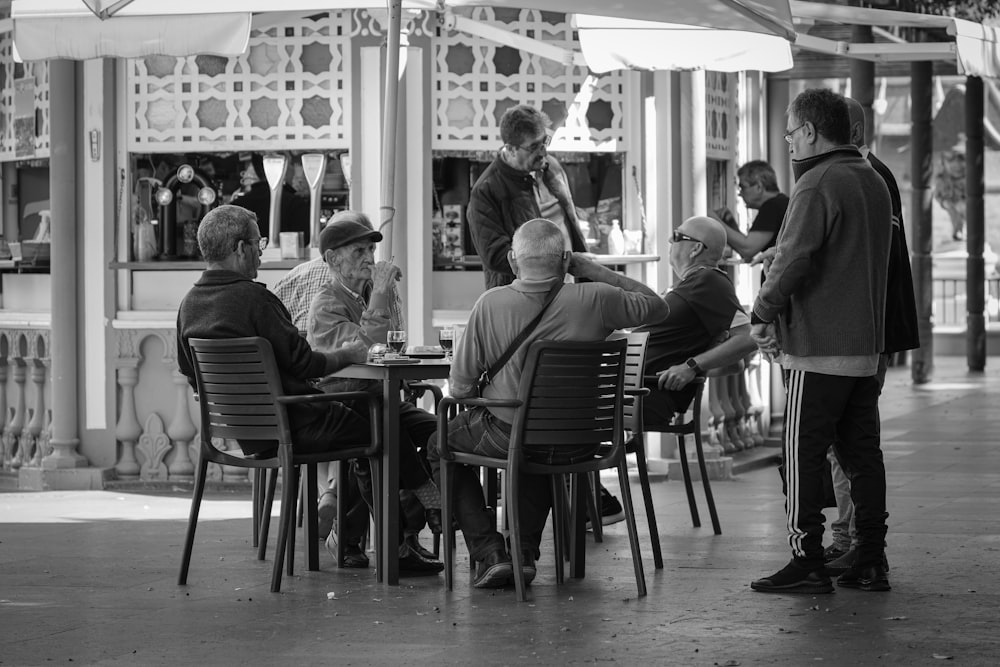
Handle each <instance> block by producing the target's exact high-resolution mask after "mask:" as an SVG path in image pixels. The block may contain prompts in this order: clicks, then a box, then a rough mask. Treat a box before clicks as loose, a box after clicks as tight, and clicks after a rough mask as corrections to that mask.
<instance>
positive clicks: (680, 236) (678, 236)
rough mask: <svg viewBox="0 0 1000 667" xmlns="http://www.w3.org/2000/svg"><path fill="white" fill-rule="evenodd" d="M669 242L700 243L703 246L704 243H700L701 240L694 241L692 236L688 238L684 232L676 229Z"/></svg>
mask: <svg viewBox="0 0 1000 667" xmlns="http://www.w3.org/2000/svg"><path fill="white" fill-rule="evenodd" d="M670 240H671V241H672V242H673V243H680V242H681V241H691V242H692V243H701V244H702V245H704V244H705V242H704V241H702V240H701V239H696V238H695V237H693V236H688V235H687V234H685V233H684V232H682V231H680V230H677V229H675V230H674V233H673V234H672V235H671V236H670Z"/></svg>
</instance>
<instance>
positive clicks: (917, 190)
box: [910, 62, 934, 384]
mask: <svg viewBox="0 0 1000 667" xmlns="http://www.w3.org/2000/svg"><path fill="white" fill-rule="evenodd" d="M933 74H934V65H933V63H929V62H916V63H911V64H910V128H911V131H910V138H911V139H910V174H911V176H910V177H911V179H912V182H913V193H912V195H911V199H910V231H911V232H912V235H911V236H910V238H911V240H912V242H911V244H910V255H911V256H912V260H911V262H910V263H911V267H912V269H913V294H914V296H915V297H916V301H917V330H918V331H919V333H920V347H919V348H917V349H916V350H913V353H912V355H913V356H912V358H913V364H912V366H911V367H910V375H911V378H912V379H913V383H914V384H924V383H926V382H930V381H931V378H932V377H933V375H934V327H933V324H932V322H931V317H932V310H933V304H934V281H933V278H934V276H933V275H932V269H931V265H932V260H931V251H932V250H933V249H934V230H933V226H932V223H933V220H932V217H931V185H930V183H931V171H932V166H931V158H932V155H933V151H934V132H933V128H932V125H931V121H932V118H933V110H932V94H931V92H932V86H933V83H932V81H933Z"/></svg>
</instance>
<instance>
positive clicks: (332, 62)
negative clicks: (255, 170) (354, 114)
mask: <svg viewBox="0 0 1000 667" xmlns="http://www.w3.org/2000/svg"><path fill="white" fill-rule="evenodd" d="M350 34H351V13H350V12H349V11H333V12H322V13H319V14H314V15H310V16H301V15H287V14H279V15H267V14H265V15H261V16H258V17H255V19H254V24H253V29H252V30H251V34H250V47H249V49H248V51H247V53H245V54H244V55H242V56H239V57H236V58H221V57H218V56H204V55H203V56H191V57H187V58H173V57H169V56H153V57H148V58H142V59H134V60H131V61H129V68H128V88H127V102H126V104H127V109H128V110H129V121H128V122H129V126H128V150H129V151H132V152H174V151H193V150H200V151H224V150H247V149H254V150H278V149H285V150H294V149H317V148H327V149H343V148H348V145H349V132H350V130H349V128H350V126H351V123H350V104H349V101H350V94H351V76H350V74H351V56H350V54H351V49H350V39H351V38H350Z"/></svg>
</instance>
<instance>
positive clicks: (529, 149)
mask: <svg viewBox="0 0 1000 667" xmlns="http://www.w3.org/2000/svg"><path fill="white" fill-rule="evenodd" d="M550 143H552V137H551V136H549V135H547V134H546V135H545V137H544V138H542V139H539V140H538V141H536V142H535V143H533V144H528V145H527V146H518V148H519V149H521V150H522V151H525V152H526V153H534V152H536V151H540V150H541V149H542V148H544V147H546V146H548V145H549V144H550Z"/></svg>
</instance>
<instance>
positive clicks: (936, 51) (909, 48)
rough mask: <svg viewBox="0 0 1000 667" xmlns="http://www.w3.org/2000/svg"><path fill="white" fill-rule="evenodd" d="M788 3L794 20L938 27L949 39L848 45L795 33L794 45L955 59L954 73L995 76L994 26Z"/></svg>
mask: <svg viewBox="0 0 1000 667" xmlns="http://www.w3.org/2000/svg"><path fill="white" fill-rule="evenodd" d="M791 8H792V15H793V16H794V17H795V19H796V21H825V22H829V23H840V24H844V25H868V26H873V27H879V28H899V27H912V28H927V29H933V28H938V29H944V30H946V31H947V33H948V35H949V36H951V37H954V41H947V42H905V41H903V40H897V41H896V42H895V43H891V44H852V43H848V42H838V41H833V40H828V39H821V38H816V37H812V36H810V35H804V34H799V35H798V36H797V38H796V41H795V45H796V46H797V47H799V48H804V49H807V50H810V51H817V52H820V53H830V54H833V55H839V56H844V57H848V58H857V59H860V60H869V61H872V62H889V61H901V62H914V61H921V60H951V61H955V63H956V65H957V67H958V72H959V74H964V75H966V76H980V77H988V78H994V79H995V78H1000V30H998V29H997V28H994V27H990V26H985V25H982V24H981V23H975V22H973V21H966V20H964V19H957V18H953V17H951V16H935V15H932V14H916V13H913V12H899V11H893V10H888V9H869V8H865V7H846V6H843V5H828V4H823V3H819V2H802V1H801V0H791Z"/></svg>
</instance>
